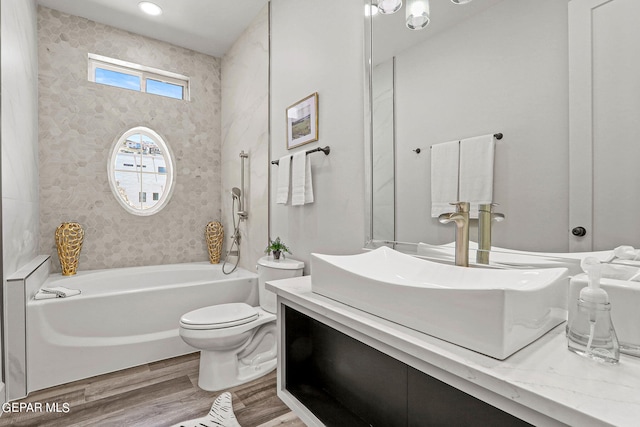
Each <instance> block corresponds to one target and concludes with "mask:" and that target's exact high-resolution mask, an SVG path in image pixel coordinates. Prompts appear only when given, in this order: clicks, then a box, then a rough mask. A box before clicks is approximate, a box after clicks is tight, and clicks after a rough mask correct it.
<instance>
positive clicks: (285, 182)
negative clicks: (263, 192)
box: [276, 155, 291, 205]
mask: <svg viewBox="0 0 640 427" xmlns="http://www.w3.org/2000/svg"><path fill="white" fill-rule="evenodd" d="M290 172H291V155H286V156H284V157H280V160H279V161H278V190H277V193H276V203H279V204H281V205H286V204H287V202H288V201H289V187H290V186H289V175H290V174H291V173H290Z"/></svg>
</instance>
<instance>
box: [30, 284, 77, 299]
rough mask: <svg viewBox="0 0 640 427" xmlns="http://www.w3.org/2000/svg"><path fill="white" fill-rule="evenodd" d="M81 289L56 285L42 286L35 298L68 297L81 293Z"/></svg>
mask: <svg viewBox="0 0 640 427" xmlns="http://www.w3.org/2000/svg"><path fill="white" fill-rule="evenodd" d="M79 294H80V290H79V289H69V288H65V287H64V286H54V287H52V288H40V290H39V291H38V292H37V293H36V294H35V296H34V298H35V299H49V298H67V297H72V296H74V295H79Z"/></svg>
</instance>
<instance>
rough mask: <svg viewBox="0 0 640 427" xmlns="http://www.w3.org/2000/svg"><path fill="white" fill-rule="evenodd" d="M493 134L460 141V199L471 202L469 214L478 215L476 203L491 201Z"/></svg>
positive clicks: (475, 216)
mask: <svg viewBox="0 0 640 427" xmlns="http://www.w3.org/2000/svg"><path fill="white" fill-rule="evenodd" d="M494 151H495V139H494V136H493V134H489V135H482V136H477V137H474V138H467V139H463V140H462V141H460V193H459V197H460V201H462V202H469V203H471V209H470V211H469V212H470V216H472V217H474V218H477V217H478V205H479V204H490V203H492V202H493V161H494Z"/></svg>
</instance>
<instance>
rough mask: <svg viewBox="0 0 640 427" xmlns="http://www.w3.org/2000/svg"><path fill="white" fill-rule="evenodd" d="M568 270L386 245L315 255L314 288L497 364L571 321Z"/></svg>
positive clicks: (312, 271)
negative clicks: (439, 257) (463, 259)
mask: <svg viewBox="0 0 640 427" xmlns="http://www.w3.org/2000/svg"><path fill="white" fill-rule="evenodd" d="M568 280H569V278H568V274H567V269H566V268H551V269H528V270H497V269H479V268H465V267H457V266H453V265H447V264H439V263H435V262H430V261H426V260H422V259H418V258H415V257H412V256H410V255H406V254H403V253H400V252H397V251H394V250H393V249H389V248H386V247H382V248H378V249H376V250H373V251H370V252H367V253H363V254H359V255H343V256H340V255H321V254H311V288H312V291H313V292H315V293H317V294H320V295H323V296H326V297H328V298H331V299H334V300H336V301H339V302H341V303H343V304H347V305H349V306H352V307H355V308H357V309H359V310H362V311H366V312H368V313H371V314H373V315H376V316H379V317H382V318H384V319H387V320H390V321H392V322H395V323H398V324H401V325H404V326H406V327H409V328H412V329H415V330H417V331H420V332H423V333H426V334H429V335H432V336H435V337H437V338H440V339H443V340H446V341H449V342H451V343H454V344H457V345H460V346H462V347H466V348H468V349H470V350H474V351H477V352H480V353H483V354H486V355H488V356H491V357H495V358H497V359H505V358H507V357H508V356H509V355H511V354H513V353H514V352H516V351H518V350H519V349H521V348H522V347H524V346H526V345H527V344H529V343H531V342H533V341H534V340H536V339H537V338H539V337H541V336H542V335H544V334H545V333H546V332H548V331H549V330H551V329H552V328H554V327H555V326H557V325H559V324H560V323H562V322H563V321H565V320H566V309H567V289H568Z"/></svg>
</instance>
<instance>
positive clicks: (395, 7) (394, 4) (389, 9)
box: [378, 0, 402, 15]
mask: <svg viewBox="0 0 640 427" xmlns="http://www.w3.org/2000/svg"><path fill="white" fill-rule="evenodd" d="M401 7H402V0H379V1H378V10H379V11H380V13H382V14H384V15H391V14H392V13H396V12H397V11H399V10H400V8H401Z"/></svg>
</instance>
